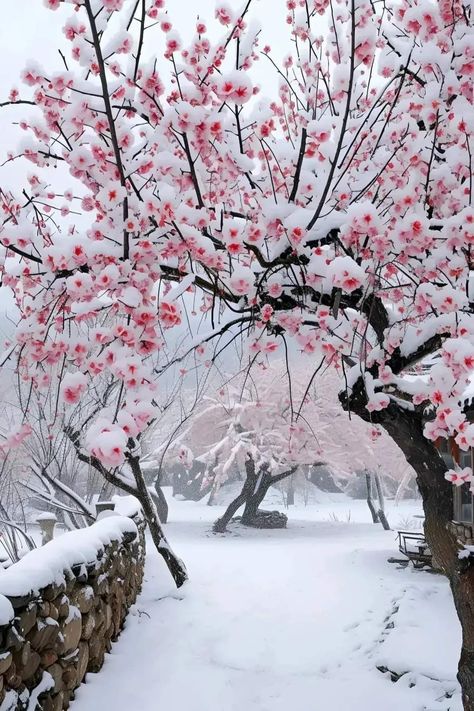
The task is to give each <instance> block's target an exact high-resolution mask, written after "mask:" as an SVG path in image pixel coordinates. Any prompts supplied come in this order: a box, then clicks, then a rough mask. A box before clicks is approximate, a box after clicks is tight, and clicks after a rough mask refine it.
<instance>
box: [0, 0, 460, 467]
mask: <svg viewBox="0 0 474 711" xmlns="http://www.w3.org/2000/svg"><path fill="white" fill-rule="evenodd" d="M99 4H102V5H103V7H104V9H105V10H106V12H104V13H100V14H99V15H98V16H96V17H94V16H90V14H88V13H87V8H86V7H85V6H84V4H78V6H77V7H74V8H73V9H72V10H71V17H70V18H69V19H67V20H66V24H65V26H64V30H63V34H64V37H65V38H66V41H67V42H68V49H67V52H66V55H65V56H66V60H67V66H68V70H65V69H64V67H63V66H62V65H58V67H57V68H56V69H57V71H53V70H52V69H51V68H48V69H47V70H46V69H43V68H42V67H40V66H39V65H38V64H35V63H30V64H28V66H27V67H26V69H25V71H24V72H23V75H22V80H23V83H22V86H21V88H17V87H14V88H13V89H12V92H11V95H10V97H11V98H10V100H11V101H12V103H15V102H18V101H19V100H26V101H33V102H34V104H35V107H36V109H35V115H34V116H29V115H28V116H27V115H25V117H24V119H23V120H21V122H20V130H21V131H22V134H24V141H23V143H22V144H21V146H20V148H19V150H18V151H17V152H12V155H11V156H10V159H11V160H16V158H15V156H17V155H18V156H19V158H18V159H21V160H24V161H25V162H27V163H28V166H29V172H28V177H27V184H26V186H23V185H21V186H20V185H19V186H18V190H17V191H12V192H2V193H1V196H0V205H1V208H2V213H1V214H2V216H3V217H2V221H1V222H0V243H1V245H2V258H3V262H4V263H3V274H2V278H3V284H4V285H5V286H8V287H9V288H11V290H12V293H13V295H14V298H15V300H16V303H17V305H18V308H19V310H20V312H21V316H22V318H21V323H20V325H19V328H18V330H17V334H16V340H17V346H18V354H19V372H20V376H21V378H22V379H23V380H24V381H25V382H28V383H31V384H32V386H33V387H34V388H35V389H38V392H39V390H40V384H41V383H44V375H45V370H49V371H54V374H55V375H56V374H57V373H60V375H59V377H58V387H59V389H60V395H61V402H63V403H65V404H66V405H75V404H77V403H80V401H81V398H82V396H83V395H84V393H85V392H86V390H87V392H88V393H90V392H94V386H95V385H96V384H97V383H101V382H103V381H104V380H107V378H109V379H110V380H111V381H112V382H113V383H116V384H117V387H116V389H114V390H113V399H114V403H113V405H114V408H113V411H114V413H115V414H114V416H113V417H111V418H109V419H110V420H111V422H110V423H109V424H110V426H111V427H112V429H111V430H110V433H112V434H110V433H109V432H108V431H106V430H104V433H103V436H102V435H101V437H102V439H103V440H104V443H105V441H106V440H110V439H113V433H115V434H117V432H118V431H117V430H116V429H115V428H116V427H119V428H121V429H123V431H124V432H125V434H126V435H128V440H127V442H128V441H129V440H133V439H134V438H136V437H138V434H139V433H140V432H143V431H144V430H145V429H146V427H147V426H148V423H149V422H150V420H151V419H152V415H150V413H148V414H147V416H146V417H144V418H141V417H139V418H137V417H135V416H134V415H133V412H132V409H133V407H135V406H136V405H137V403H142V402H146V403H147V407H151V409H152V410H153V403H154V402H155V400H154V397H153V393H155V392H156V387H157V383H156V381H157V378H158V375H159V373H160V372H161V370H160V367H157V363H158V361H159V360H160V358H164V357H165V356H164V353H165V352H166V341H167V339H169V340H170V341H171V340H172V339H173V329H181V331H180V333H182V329H184V328H185V327H186V326H187V325H188V324H192V319H191V318H190V316H195V315H199V316H200V317H201V318H202V331H201V333H202V334H203V337H202V340H206V341H207V342H208V347H209V348H212V347H213V344H215V343H216V342H217V340H218V339H219V338H220V337H221V336H222V334H223V332H225V331H226V330H228V329H230V328H231V327H230V326H229V323H230V321H231V320H232V324H233V325H232V329H234V330H235V333H249V334H250V340H249V343H250V346H249V347H250V350H251V352H252V357H254V358H256V359H257V361H258V362H264V361H265V359H266V358H268V357H269V354H271V353H272V352H273V351H274V350H276V349H278V348H280V347H282V344H283V343H284V337H291V338H293V339H294V342H295V344H296V347H297V348H299V349H300V350H301V351H302V352H304V353H309V354H312V355H314V357H315V358H324V359H325V360H326V361H327V363H328V364H330V365H331V366H333V367H335V368H337V369H342V368H344V369H346V368H349V369H351V374H352V380H351V382H350V384H349V387H348V392H350V393H351V394H353V393H355V392H359V394H360V398H359V400H358V401H359V402H364V408H365V410H364V417H369V418H371V420H372V421H373V422H374V424H377V423H378V422H379V421H381V419H382V418H383V416H384V412H385V411H387V408H389V407H390V406H394V403H397V404H398V405H397V406H399V405H400V403H401V402H403V401H404V400H409V401H410V404H411V405H413V406H414V407H415V408H422V407H424V406H425V407H426V406H427V405H428V406H429V407H431V408H432V410H433V417H434V419H433V420H432V421H431V422H430V423H429V424H428V425H427V427H426V433H427V435H428V436H429V437H431V438H432V439H437V438H438V437H439V436H448V435H449V434H453V432H454V429H453V427H454V425H453V424H452V422H451V420H450V419H449V416H450V414H452V413H457V414H458V415H459V417H460V421H459V422H457V429H456V436H457V437H459V438H460V439H461V438H464V439H463V440H462V441H463V443H464V441H465V442H467V441H468V439H469V437H470V432H469V430H468V429H467V427H468V425H467V423H466V422H465V418H464V415H463V412H462V409H461V407H460V404H459V403H460V398H461V395H462V390H463V387H464V386H465V381H466V379H467V377H468V372H467V370H468V366H467V365H466V364H465V365H463V364H462V363H461V361H460V360H459V359H457V358H456V356H455V352H457V351H459V352H460V349H461V347H462V344H463V343H469V344H470V345H471V346H474V325H473V324H472V314H471V304H472V303H473V302H474V295H473V293H472V289H473V283H472V280H471V277H470V272H471V270H472V268H473V267H472V258H471V256H470V254H471V252H472V246H473V245H474V209H473V207H472V201H473V196H472V194H471V193H472V181H470V180H469V176H470V172H471V157H470V153H471V145H470V142H471V133H472V130H471V124H472V121H471V118H472V115H473V102H474V100H473V92H472V81H471V79H472V56H471V55H472V52H471V49H470V47H471V44H472V40H473V27H472V19H471V18H470V16H468V15H467V14H466V13H463V12H460V11H459V8H460V7H461V6H460V5H459V3H454V4H452V3H451V4H449V3H441V4H440V5H439V7H438V5H437V4H435V3H432V2H430V0H427V2H426V3H424V5H426V7H427V8H428V9H427V10H425V8H424V7H423V8H421V6H419V5H415V4H413V3H412V2H408V1H407V0H402V2H401V3H399V4H398V5H397V7H396V8H394V10H393V13H385V12H383V11H382V8H381V7H379V5H378V4H377V3H370V2H358V3H355V4H354V8H353V15H352V16H351V7H350V5H349V4H347V3H345V2H344V1H343V0H341V1H340V2H336V6H337V7H336V10H337V12H336V17H335V18H333V16H332V15H333V13H334V12H335V7H334V3H329V2H326V1H325V0H324V1H323V0H321V1H319V0H318V1H317V2H313V3H309V12H302V11H301V7H300V5H301V3H298V2H293V0H291V2H288V3H286V11H287V13H286V26H287V28H288V32H289V36H290V39H291V40H292V43H293V44H295V43H297V45H298V52H297V53H294V54H290V55H289V56H287V57H285V59H284V60H283V62H281V63H280V62H279V60H278V58H277V57H276V56H274V55H273V54H272V51H271V48H270V46H268V45H267V44H265V42H266V39H264V36H265V30H266V28H265V27H264V28H263V29H262V28H260V27H259V26H258V23H256V22H255V21H254V17H253V16H252V12H253V3H252V2H250V3H245V5H244V7H243V8H242V9H241V11H240V13H239V11H237V10H236V9H235V8H234V7H231V3H228V2H219V3H218V4H217V8H216V12H215V19H216V20H217V22H215V23H214V26H217V31H215V30H214V31H213V33H210V32H208V29H207V27H208V23H207V22H205V21H204V20H203V19H202V18H199V19H198V20H197V21H196V25H195V32H194V35H193V36H192V38H191V39H190V41H189V42H187V43H183V40H182V38H181V37H180V35H179V29H180V28H179V27H178V26H176V27H175V26H174V24H173V23H172V21H171V19H170V16H169V15H168V13H167V11H166V2H165V1H164V0H146V2H145V3H144V9H145V14H144V16H145V21H146V22H148V21H151V25H152V27H150V29H149V30H148V29H147V31H146V32H144V33H143V42H144V45H143V47H141V46H139V43H140V36H141V33H140V32H134V33H127V32H125V31H122V30H121V31H119V32H117V31H116V29H117V28H120V27H122V28H124V27H126V26H127V24H129V20H130V18H129V17H128V15H127V12H128V10H127V3H123V2H122V0H102V2H101V3H99ZM47 5H48V6H49V7H50V8H51V9H53V10H54V9H57V6H58V3H56V2H48V3H47ZM140 5H141V4H140ZM139 9H141V7H140V8H138V6H137V10H136V13H135V17H134V20H133V26H136V27H137V29H138V28H139V27H140V23H142V22H143V21H144V20H143V14H142V13H141V12H139ZM65 10H67V7H65ZM56 16H57V15H56ZM56 16H55V17H56ZM211 22H212V18H211ZM319 23H322V24H321V25H320V24H319ZM335 23H336V25H337V31H336V27H335ZM130 26H131V25H130ZM320 26H325V27H326V26H327V27H328V31H327V32H326V33H323V35H321V33H320V32H319V27H320ZM400 33H402V35H403V37H404V38H405V39H404V42H406V46H412V45H413V51H412V52H410V53H406V52H404V51H401V50H400V56H399V55H398V54H397V58H396V60H395V58H394V50H393V47H394V46H395V45H396V46H397V47H398V45H399V36H400ZM353 35H354V36H353ZM292 46H293V45H292ZM157 47H158V48H160V47H161V48H163V49H160V50H158V51H159V52H160V54H158V56H155V54H156V52H157V49H156V48H157ZM351 47H354V55H353V56H352V57H351V56H350V55H351ZM142 49H143V51H141V50H142ZM397 51H398V50H397ZM154 53H155V54H154ZM322 56H324V57H325V61H324V62H322V61H320V57H322ZM257 61H262V62H266V63H267V64H268V71H271V70H272V69H271V68H273V69H275V72H276V75H275V76H276V80H277V81H276V83H275V87H274V88H273V85H272V84H271V83H269V85H268V86H258V85H257V84H256V83H255V81H254V77H255V73H254V72H253V68H254V65H255V63H256V62H257ZM268 94H270V95H268ZM87 96H94V97H95V99H94V101H89V100H86V98H85V97H87ZM19 106H21V104H20V105H19ZM65 136H67V137H68V138H67V140H65V139H64V137H65ZM56 165H61V169H62V170H63V171H65V173H66V174H67V173H69V179H70V180H69V182H68V183H67V187H66V189H65V188H64V185H63V179H62V177H61V180H59V179H58V172H59V171H56V168H55V166H56ZM23 190H24V191H25V192H26V194H27V195H28V196H29V199H28V200H27V201H25V199H24V192H23ZM78 213H79V214H78ZM206 322H209V324H211V325H212V328H207V325H208V324H207V323H206ZM210 332H211V335H209V333H210ZM204 334H207V335H204ZM195 335H196V334H195V333H194V332H193V338H192V339H190V342H191V344H192V345H191V346H190V345H189V344H187V345H183V346H182V350H183V351H184V352H187V351H186V349H187V348H189V349H190V350H192V349H196V351H195V353H196V355H199V351H198V350H197V349H199V348H201V347H202V343H200V341H199V337H196V338H195V337H194V336H195ZM231 335H235V334H234V331H232V333H231ZM453 344H454V346H453ZM434 352H436V353H437V355H438V356H439V359H440V360H441V361H442V366H443V368H442V369H441V368H438V367H433V369H432V372H431V376H430V377H428V378H425V379H424V380H423V382H417V383H416V387H415V385H414V384H413V382H412V380H410V378H411V377H412V373H411V370H410V369H413V368H416V367H417V365H418V364H419V363H420V362H424V359H425V358H426V357H428V356H431V355H433V353H434ZM182 357H183V352H181V351H180V352H179V353H176V358H182ZM468 360H469V359H468ZM209 362H212V361H211V360H210V361H209ZM467 362H468V361H466V363H467ZM469 367H470V366H469ZM183 370H185V368H183ZM407 373H408V374H409V376H410V377H409V378H407V377H406V375H407ZM52 381H53V382H56V381H55V380H54V378H53V379H52ZM351 396H352V395H351ZM108 406H110V403H107V407H108ZM99 409H100V408H99ZM103 409H106V407H105V406H104V408H103ZM145 409H146V408H145ZM367 411H368V412H367ZM448 411H449V412H448ZM102 414H103V413H102ZM130 417H131V418H132V419H130ZM122 425H123V427H122ZM117 437H118V440H120V442H122V443H123V438H122V439H121V437H119V436H118V434H117ZM118 440H117V441H118ZM120 442H119V450H120ZM127 442H126V443H125V445H124V449H123V452H125V453H126V450H127V447H128V444H127ZM112 450H113V448H112V449H110V448H108V447H107V446H105V444H104V447H100V448H99V449H97V456H98V457H102V456H103V457H105V458H106V459H107V461H109V462H111V461H112V460H113V459H114V457H113V456H112ZM114 456H115V455H114ZM120 456H121V455H117V457H118V458H120Z"/></svg>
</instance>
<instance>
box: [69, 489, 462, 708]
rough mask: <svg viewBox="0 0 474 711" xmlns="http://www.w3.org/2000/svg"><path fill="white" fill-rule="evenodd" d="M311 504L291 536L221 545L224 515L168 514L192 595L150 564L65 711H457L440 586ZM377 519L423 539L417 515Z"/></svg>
mask: <svg viewBox="0 0 474 711" xmlns="http://www.w3.org/2000/svg"><path fill="white" fill-rule="evenodd" d="M276 498H277V494H273V495H272V501H271V502H270V505H271V504H272V503H275V499H276ZM319 499H320V501H319V503H318V502H317V501H313V502H312V503H311V504H310V505H308V506H306V507H305V506H296V507H291V509H290V510H289V512H288V514H289V517H290V521H289V524H288V529H287V530H281V531H270V532H266V531H254V530H244V529H242V528H238V527H236V526H233V527H231V530H230V532H229V533H228V534H226V535H214V534H213V533H212V532H211V524H212V522H213V521H214V520H215V518H217V516H218V515H220V513H221V512H222V511H223V508H221V507H212V508H210V507H207V506H206V505H205V504H202V503H193V502H184V501H183V502H179V501H174V500H171V502H170V503H171V512H170V523H169V524H168V526H167V531H168V534H169V538H170V540H171V541H172V543H173V545H174V546H175V548H176V550H177V551H178V552H179V554H180V555H182V557H183V558H184V560H185V561H186V563H187V565H188V568H189V572H190V577H191V582H190V583H189V584H188V585H187V587H186V588H185V589H184V590H181V591H179V592H176V590H174V589H173V586H172V583H171V582H170V579H169V576H168V574H167V573H166V571H165V569H164V566H163V564H162V563H161V560H160V559H159V558H158V556H157V555H156V554H155V553H154V552H153V550H151V552H150V555H149V558H148V567H147V574H146V583H145V586H144V589H143V593H142V595H141V597H140V598H139V600H138V602H137V604H136V606H135V607H134V609H133V610H132V614H131V615H130V616H129V618H128V622H127V624H126V628H125V631H124V632H123V634H122V636H121V638H120V640H119V641H118V643H117V644H115V645H114V647H113V650H112V654H111V655H110V656H109V657H108V658H107V660H106V663H105V665H104V667H103V669H102V671H101V672H100V673H99V674H97V675H89V676H88V679H87V683H86V684H85V685H83V686H82V687H81V688H80V689H79V691H78V693H77V700H76V701H75V702H74V703H73V705H72V709H73V711H102V710H105V709H114V711H243V710H244V711H332V710H334V711H339V710H341V711H342V710H344V711H346V710H347V711H448V710H449V711H460V710H461V701H460V697H459V691H458V686H457V682H456V678H455V675H456V664H457V656H458V651H459V648H460V629H459V625H458V622H457V619H456V616H455V612H454V608H453V604H452V602H451V599H450V594H449V589H448V584H447V581H446V580H445V579H444V578H442V577H441V576H438V575H433V574H431V573H427V572H423V571H414V570H412V569H411V568H400V567H398V566H397V565H396V564H389V563H387V558H389V557H390V556H394V555H395V556H397V554H398V552H397V548H396V534H395V532H393V531H388V532H385V531H383V530H382V528H381V526H379V525H373V524H371V523H370V522H369V512H368V509H367V506H366V504H365V502H362V501H353V500H350V499H347V498H345V497H344V496H341V495H336V496H330V495H327V494H321V496H320V497H319ZM265 503H266V505H267V507H268V502H265ZM387 513H388V517H389V521H390V523H391V525H392V527H393V528H397V527H403V528H405V527H407V526H410V527H417V526H418V527H419V526H420V519H418V518H416V515H417V514H420V513H421V510H420V509H419V508H418V505H417V504H415V503H403V504H400V505H399V506H394V505H393V504H391V503H390V502H389V503H388V504H387ZM414 516H415V517H414ZM384 669H388V670H390V671H385V672H384V671H383V670H384ZM392 679H397V680H396V681H392Z"/></svg>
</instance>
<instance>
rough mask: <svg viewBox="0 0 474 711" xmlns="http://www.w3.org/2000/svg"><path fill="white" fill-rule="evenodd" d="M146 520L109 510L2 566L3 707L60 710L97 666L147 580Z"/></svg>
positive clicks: (0, 703) (0, 661)
mask: <svg viewBox="0 0 474 711" xmlns="http://www.w3.org/2000/svg"><path fill="white" fill-rule="evenodd" d="M143 569H144V525H143V521H142V519H141V517H140V515H139V514H136V516H135V517H134V518H133V519H132V518H129V517H126V516H119V515H112V516H108V517H106V518H102V519H100V520H99V521H97V522H96V523H94V524H93V525H92V526H90V527H89V528H84V529H80V530H77V531H72V532H70V533H65V534H64V535H62V536H60V537H59V538H56V539H54V540H53V541H51V542H50V543H47V544H46V545H45V546H43V547H42V548H38V549H36V550H34V551H31V552H30V553H28V554H27V555H26V556H25V557H24V558H23V559H22V560H20V561H19V562H18V563H16V564H15V565H12V566H11V567H10V568H9V569H8V570H6V571H0V708H1V710H2V711H17V710H19V709H24V710H25V711H35V710H36V709H37V708H41V709H42V710H43V711H62V709H66V708H68V707H69V704H70V701H71V700H72V698H73V697H74V690H75V689H76V688H77V687H78V686H79V685H80V684H81V682H82V681H83V679H84V677H85V675H86V673H87V672H97V671H99V669H100V668H101V666H102V664H103V662H104V656H105V653H106V652H107V651H109V650H110V647H111V643H112V641H113V640H114V639H116V638H117V636H118V635H119V633H120V630H121V628H122V626H123V622H124V619H125V617H126V615H127V612H128V609H129V608H130V606H131V605H132V604H133V603H134V602H135V599H136V597H137V594H138V592H139V590H140V586H141V583H142V579H143Z"/></svg>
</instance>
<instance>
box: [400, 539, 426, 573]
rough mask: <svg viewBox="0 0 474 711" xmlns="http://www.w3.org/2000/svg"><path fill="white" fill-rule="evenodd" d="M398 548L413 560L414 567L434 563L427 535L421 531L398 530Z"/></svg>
mask: <svg viewBox="0 0 474 711" xmlns="http://www.w3.org/2000/svg"><path fill="white" fill-rule="evenodd" d="M398 550H399V551H400V553H403V555H406V557H407V558H408V560H411V561H412V563H413V567H414V568H423V567H424V566H425V565H428V566H429V567H431V566H432V565H433V561H432V555H431V551H430V549H429V547H428V544H427V542H426V538H425V535H424V533H421V532H420V531H398Z"/></svg>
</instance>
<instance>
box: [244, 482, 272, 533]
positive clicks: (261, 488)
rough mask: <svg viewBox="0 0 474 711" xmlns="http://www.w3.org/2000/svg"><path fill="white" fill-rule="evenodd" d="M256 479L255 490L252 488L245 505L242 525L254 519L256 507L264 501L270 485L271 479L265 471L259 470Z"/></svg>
mask: <svg viewBox="0 0 474 711" xmlns="http://www.w3.org/2000/svg"><path fill="white" fill-rule="evenodd" d="M258 479H259V481H258V480H257V482H256V487H257V488H256V489H255V487H254V490H253V491H252V492H251V494H250V496H249V497H248V499H247V502H246V504H245V509H244V513H243V514H242V523H243V524H244V525H247V524H248V523H251V522H252V521H253V520H254V519H255V517H256V515H257V511H258V507H259V506H260V504H261V503H262V501H263V500H264V498H265V495H266V493H267V491H268V489H269V488H270V485H271V483H272V477H271V476H270V475H269V474H267V473H266V471H262V470H260V472H259V474H258Z"/></svg>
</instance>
